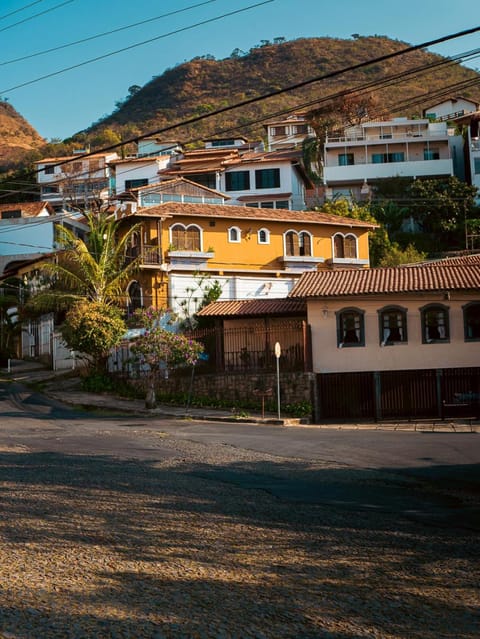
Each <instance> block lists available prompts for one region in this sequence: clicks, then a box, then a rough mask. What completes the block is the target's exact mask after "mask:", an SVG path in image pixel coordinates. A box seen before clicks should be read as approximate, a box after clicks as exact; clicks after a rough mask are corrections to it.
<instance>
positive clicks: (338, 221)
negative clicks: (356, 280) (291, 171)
mask: <svg viewBox="0 0 480 639" xmlns="http://www.w3.org/2000/svg"><path fill="white" fill-rule="evenodd" d="M117 217H118V213H117ZM121 221H122V224H121V227H120V228H122V227H123V228H127V227H128V226H131V225H132V224H137V223H140V225H141V231H139V232H138V233H137V234H136V235H135V237H134V239H133V241H132V244H131V246H130V249H129V256H130V257H131V258H136V257H140V269H139V273H138V276H137V278H136V279H135V281H132V282H131V283H130V285H129V288H128V292H129V296H130V309H129V310H130V311H132V310H134V308H136V307H139V306H150V305H151V306H154V307H157V308H158V307H165V306H168V307H170V308H173V309H174V310H175V311H179V310H181V309H182V308H183V311H184V312H187V314H192V313H194V312H195V311H196V310H197V308H198V306H199V304H200V303H201V301H202V299H203V296H204V292H205V289H206V288H207V287H208V286H209V284H210V283H212V282H216V283H218V285H219V286H220V287H221V296H220V299H221V300H238V299H254V298H265V297H266V296H269V297H272V298H279V297H280V298H284V297H286V296H287V295H288V293H289V292H290V291H291V290H292V288H293V286H294V285H295V283H296V282H297V280H298V278H299V277H300V276H301V275H302V273H304V272H305V271H317V270H325V269H327V270H331V269H334V268H338V267H342V268H345V267H348V268H366V267H368V266H369V254H368V232H369V231H370V230H372V229H373V228H375V225H373V224H372V223H369V222H363V221H359V220H355V219H351V218H343V217H338V216H335V215H329V214H325V213H321V212H316V211H291V210H283V209H260V208H250V207H248V206H233V205H228V204H201V203H198V202H185V201H163V202H162V203H161V204H159V205H156V206H149V207H143V208H141V209H136V207H135V206H134V207H133V210H129V207H127V210H124V211H123V212H122V213H121Z"/></svg>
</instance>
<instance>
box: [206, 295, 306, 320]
mask: <svg viewBox="0 0 480 639" xmlns="http://www.w3.org/2000/svg"><path fill="white" fill-rule="evenodd" d="M306 310H307V309H306V304H305V302H304V301H303V300H295V299H287V298H280V299H274V298H271V299H253V300H231V301H224V302H212V303H211V304H209V305H208V306H206V307H205V308H202V309H201V310H200V311H199V312H198V313H197V314H198V315H201V316H202V317H231V316H235V317H239V316H244V317H245V316H254V315H256V316H258V315H292V314H295V315H305V314H306Z"/></svg>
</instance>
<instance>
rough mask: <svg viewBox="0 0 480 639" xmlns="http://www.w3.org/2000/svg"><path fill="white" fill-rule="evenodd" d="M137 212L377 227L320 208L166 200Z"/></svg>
mask: <svg viewBox="0 0 480 639" xmlns="http://www.w3.org/2000/svg"><path fill="white" fill-rule="evenodd" d="M134 215H141V216H147V217H148V216H152V217H158V216H162V217H163V216H165V215H188V216H191V217H215V218H226V219H234V220H237V221H238V220H239V219H240V220H241V219H244V220H246V219H248V220H258V221H266V222H268V221H274V222H292V223H304V224H306V223H308V224H329V225H332V226H343V227H347V228H362V229H374V228H377V225H376V224H372V222H364V221H362V220H355V219H353V218H350V217H341V216H339V215H330V214H328V213H321V212H319V211H289V210H287V209H262V208H253V207H248V206H234V205H232V204H195V203H191V202H163V203H162V204H158V205H156V206H148V207H143V208H141V209H139V210H138V211H137V213H135V214H134Z"/></svg>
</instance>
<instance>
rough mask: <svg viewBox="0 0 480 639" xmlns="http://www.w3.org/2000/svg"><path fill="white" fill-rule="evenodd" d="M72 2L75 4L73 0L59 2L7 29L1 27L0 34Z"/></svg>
mask: <svg viewBox="0 0 480 639" xmlns="http://www.w3.org/2000/svg"><path fill="white" fill-rule="evenodd" d="M72 2H75V0H65V2H61V3H60V4H56V5H55V6H54V7H50V9H45V11H41V12H40V13H35V14H34V15H33V16H30V17H29V18H25V19H24V20H20V21H19V22H14V23H13V24H10V25H8V27H3V28H2V29H0V33H2V31H7V30H8V29H13V27H18V25H19V24H23V23H24V22H29V21H30V20H34V19H35V18H38V17H39V16H43V15H45V14H46V13H50V12H51V11H55V9H60V7H64V6H65V5H66V4H71V3H72ZM19 11H20V9H19Z"/></svg>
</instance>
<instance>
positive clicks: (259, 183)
mask: <svg viewBox="0 0 480 639" xmlns="http://www.w3.org/2000/svg"><path fill="white" fill-rule="evenodd" d="M279 186H280V169H259V170H258V171H255V188H256V189H275V188H278V187H279Z"/></svg>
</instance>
